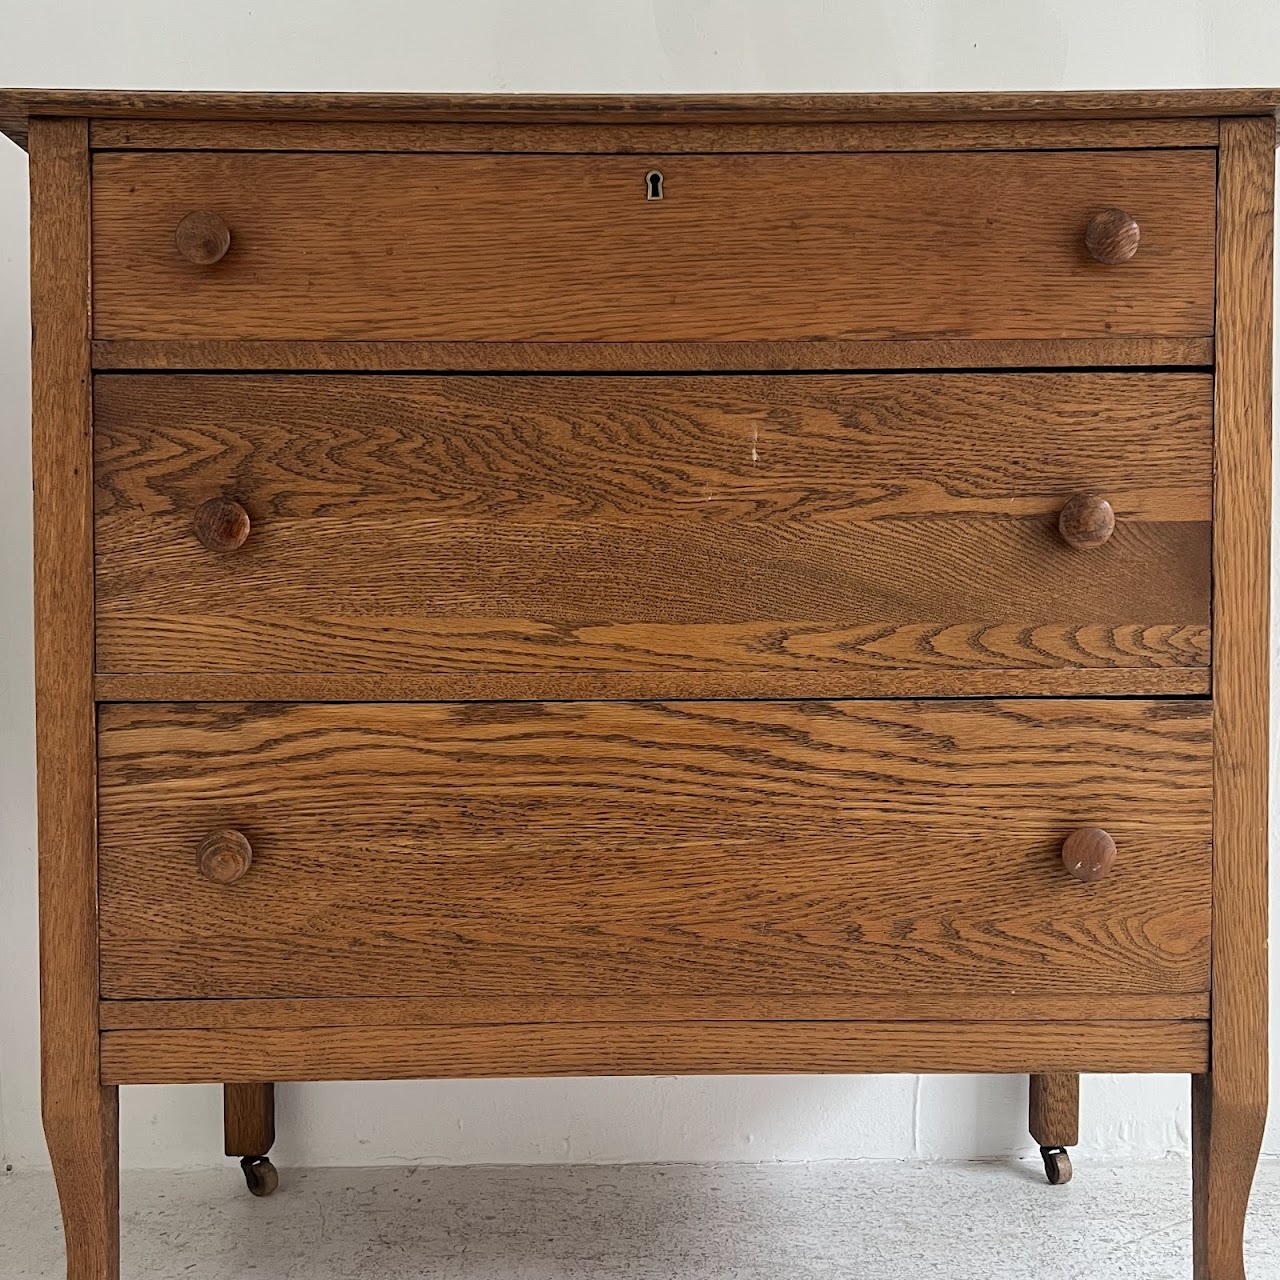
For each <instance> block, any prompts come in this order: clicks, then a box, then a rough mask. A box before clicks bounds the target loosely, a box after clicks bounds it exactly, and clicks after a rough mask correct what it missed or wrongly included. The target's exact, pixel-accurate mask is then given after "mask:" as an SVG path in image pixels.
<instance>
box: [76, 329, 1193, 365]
mask: <svg viewBox="0 0 1280 1280" xmlns="http://www.w3.org/2000/svg"><path fill="white" fill-rule="evenodd" d="M93 362H94V368H96V369H319V370H333V371H341V370H348V369H349V370H359V371H364V370H369V371H382V372H390V371H394V370H404V371H406V372H413V373H420V372H426V371H431V370H444V371H447V372H456V371H468V370H476V371H480V370H485V369H498V370H503V371H507V370H513V371H515V372H519V373H530V372H539V371H543V372H557V371H566V372H574V371H576V372H587V373H590V372H607V373H616V372H626V371H627V370H652V371H656V372H662V373H698V372H710V371H716V372H719V371H727V372H730V373H741V372H743V371H752V370H773V369H776V370H780V371H784V372H789V373H790V372H795V371H797V370H806V369H813V370H819V371H823V372H828V371H831V370H854V369H998V368H1023V369H1049V368H1085V367H1088V366H1090V365H1096V366H1099V367H1103V368H1105V367H1107V366H1112V367H1117V368H1131V367H1134V366H1137V365H1144V366H1145V365H1161V366H1163V365H1180V366H1187V367H1191V366H1209V365H1212V364H1213V339H1212V338H1211V337H1203V338H1143V337H1138V338H1057V339H1055V338H1045V339H1028V338H1015V339H978V340H974V339H948V338H939V339H924V340H919V341H912V340H909V339H899V340H894V341H890V342H863V341H854V342H828V341H812V342H359V341H355V342H291V341H289V340H288V339H282V340H279V341H275V342H216V341H214V342H210V341H160V342H131V341H127V340H126V341H108V342H95V343H94V344H93Z"/></svg>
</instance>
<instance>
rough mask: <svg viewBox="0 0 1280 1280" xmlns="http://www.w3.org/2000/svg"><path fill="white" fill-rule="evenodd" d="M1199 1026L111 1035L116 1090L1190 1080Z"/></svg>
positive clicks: (692, 1026)
mask: <svg viewBox="0 0 1280 1280" xmlns="http://www.w3.org/2000/svg"><path fill="white" fill-rule="evenodd" d="M1207 1061H1208V1033H1207V1029H1206V1027H1205V1024H1204V1023H1202V1022H1136V1023H1126V1022H1115V1023H1106V1022H1079V1023H1076V1022H1059V1023H1045V1022H1039V1023H1037V1022H1033V1023H1013V1022H1010V1023H1003V1024H1002V1023H991V1022H981V1023H964V1022H886V1023H866V1022H859V1023H853V1024H842V1023H839V1022H742V1023H733V1022H708V1023H697V1022H693V1023H672V1022H665V1023H653V1022H634V1023H630V1024H628V1025H626V1026H618V1025H616V1024H598V1023H592V1024H587V1025H575V1024H561V1025H558V1026H554V1027H546V1026H536V1025H527V1024H526V1025H519V1026H501V1027H476V1026H462V1027H430V1028H418V1027H384V1028H380V1029H378V1030H376V1031H375V1030H370V1029H369V1028H367V1027H361V1028H357V1029H354V1030H352V1029H345V1028H337V1027H325V1028H320V1029H318V1030H312V1031H262V1030H257V1029H255V1030H247V1031H245V1030H241V1031H237V1030H225V1031H108V1032H106V1033H105V1034H104V1035H103V1037H102V1074H103V1078H104V1079H105V1080H107V1081H109V1082H111V1083H113V1084H195V1083H201V1082H205V1081H217V1080H219V1079H223V1078H230V1079H232V1080H245V1081H248V1080H250V1079H251V1078H252V1076H253V1075H255V1074H257V1073H260V1072H261V1071H262V1070H263V1068H264V1067H265V1068H268V1069H270V1070H271V1071H273V1073H274V1074H275V1075H276V1076H278V1078H279V1079H281V1080H395V1079H410V1080H412V1079H420V1078H422V1077H432V1078H442V1079H444V1078H460V1077H474V1076H481V1077H484V1076H587V1075H715V1074H721V1073H732V1074H735V1075H751V1074H761V1073H763V1074H768V1075H774V1074H799V1075H803V1074H813V1073H815V1072H840V1073H845V1072H904V1071H912V1072H914V1071H928V1072H952V1071H1003V1072H1031V1071H1051V1070H1080V1071H1099V1072H1102V1071H1198V1070H1202V1069H1203V1068H1204V1066H1205V1064H1206V1063H1207Z"/></svg>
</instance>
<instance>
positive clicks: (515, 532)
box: [94, 373, 1212, 697]
mask: <svg viewBox="0 0 1280 1280" xmlns="http://www.w3.org/2000/svg"><path fill="white" fill-rule="evenodd" d="M1211 420H1212V380H1211V378H1210V376H1209V375H1207V374H1196V373H1187V374H1183V373H1169V374H1129V373H1045V374H1023V373H1002V374H885V375H796V376H738V375H726V376H628V377H613V376H609V377H569V376H508V377H464V376H440V377H419V376H307V375H292V376H237V377H220V376H208V375H205V376H200V375H191V376H155V375H152V376H140V375H103V376H100V377H99V378H98V379H97V381H96V384H95V431H94V436H95V446H94V447H95V485H96V532H95V539H96V541H95V548H96V556H97V658H98V666H99V670H101V671H104V672H122V673H145V672H193V673H195V672H233V673H234V672H300V673H302V672H312V673H314V672H351V673H366V674H369V673H374V674H376V673H437V674H442V675H445V676H458V677H460V678H465V677H467V676H469V675H476V674H478V673H492V672H504V673H509V674H511V675H512V676H513V677H527V679H525V680H523V683H518V684H516V685H515V686H510V685H508V687H507V690H506V692H507V694H508V696H515V697H545V696H564V695H565V694H566V693H567V695H568V696H591V694H592V692H593V689H592V687H591V686H590V685H589V684H588V685H583V686H573V687H569V688H566V687H565V685H564V684H563V682H562V683H561V684H559V685H557V686H556V690H555V692H550V693H549V692H548V686H547V685H546V680H547V678H549V677H553V676H557V675H563V674H564V673H572V676H571V679H574V680H589V679H590V677H591V676H592V674H593V673H597V674H598V673H627V674H628V675H630V676H632V677H636V676H641V675H644V674H645V673H648V674H649V675H652V676H653V677H654V679H653V693H654V694H656V695H657V696H662V695H663V694H667V695H670V694H679V693H682V692H683V691H684V689H685V688H692V689H693V690H694V691H695V692H701V691H703V690H702V689H700V688H699V686H697V684H696V680H695V679H694V677H696V676H697V674H698V673H706V674H713V673H714V674H718V675H720V676H721V677H723V676H725V675H726V673H728V674H730V675H736V676H740V677H742V678H743V679H744V682H745V681H746V680H747V678H748V677H749V678H750V683H744V685H743V690H744V691H749V692H751V693H752V694H754V695H755V696H793V695H795V694H799V693H806V692H813V691H817V692H822V693H828V694H831V693H858V692H861V691H862V690H861V689H860V688H859V685H858V679H859V677H860V676H866V675H874V674H876V673H884V672H892V671H895V670H914V671H917V672H920V671H924V672H932V673H937V674H938V676H939V678H940V679H941V678H942V677H945V676H946V675H947V674H948V673H952V674H954V673H955V672H957V671H965V670H968V671H974V670H979V671H984V672H988V673H999V672H1015V673H1016V672H1030V671H1037V672H1039V673H1040V679H1039V681H1038V683H1037V684H1036V685H1035V688H1036V689H1037V690H1039V691H1043V692H1053V691H1058V690H1061V691H1063V692H1071V691H1080V686H1079V685H1074V686H1073V685H1070V684H1067V683H1065V682H1064V683H1062V684H1058V683H1055V675H1054V673H1057V674H1058V675H1061V676H1066V675H1068V674H1069V673H1070V672H1072V671H1077V672H1078V671H1080V670H1082V669H1093V670H1095V671H1097V670H1100V669H1109V670H1110V671H1111V672H1112V673H1114V674H1115V675H1117V676H1118V677H1120V678H1119V679H1118V680H1117V682H1116V683H1114V684H1111V685H1108V686H1107V688H1106V691H1107V692H1112V691H1116V692H1124V691H1129V692H1135V693H1137V692H1144V691H1150V685H1151V670H1152V669H1154V668H1181V669H1184V670H1194V669H1197V668H1199V669H1204V668H1206V667H1207V665H1208V662H1209V558H1210V537H1209V529H1210V526H1209V511H1210V483H1211V461H1210V455H1211V437H1212V430H1211ZM1085 494H1089V495H1096V496H1100V497H1102V498H1105V499H1106V500H1107V501H1108V502H1109V503H1110V504H1111V506H1112V507H1113V508H1114V511H1115V516H1116V521H1117V523H1116V527H1115V532H1114V534H1113V535H1112V536H1111V538H1110V539H1109V541H1107V542H1106V543H1105V544H1104V545H1100V546H1097V547H1095V548H1093V549H1090V550H1081V549H1079V547H1077V546H1073V545H1069V543H1068V542H1067V541H1066V540H1065V539H1064V537H1063V536H1062V535H1061V533H1060V532H1059V525H1058V522H1059V513H1060V512H1061V511H1062V509H1063V507H1064V506H1065V505H1066V504H1067V503H1068V502H1069V501H1071V499H1072V498H1073V497H1075V496H1077V495H1085ZM1125 670H1128V671H1130V672H1131V673H1132V676H1131V677H1130V679H1129V682H1128V683H1126V680H1125V678H1124V676H1123V672H1124V671H1125ZM682 674H683V675H684V676H685V677H686V684H685V685H676V684H675V683H674V681H675V679H676V678H677V677H679V676H681V675H682ZM805 675H808V676H810V677H813V678H815V679H821V680H822V681H825V682H827V683H825V684H823V685H822V686H821V688H816V687H815V685H813V684H810V685H807V686H806V685H803V684H802V683H800V682H799V681H798V679H797V677H802V676H805ZM667 682H670V683H667ZM1006 683H1007V684H1008V688H1007V689H1000V690H999V691H1001V692H1013V693H1016V692H1020V691H1025V689H1024V686H1023V685H1022V684H1020V683H1019V679H1018V678H1015V677H1011V678H1010V679H1009V680H1008V681H1007V682H1006ZM631 687H632V688H633V689H634V688H635V686H634V685H632V686H631ZM1161 687H1162V688H1165V689H1168V690H1169V691H1173V692H1195V691H1203V690H1202V689H1201V690H1195V689H1180V688H1171V687H1170V686H1169V685H1164V686H1161ZM882 688H883V686H882ZM602 691H603V690H602ZM884 691H886V692H891V691H892V692H896V691H898V690H890V689H887V688H885V690H884ZM934 691H935V690H934V689H933V687H932V686H925V687H917V689H916V692H921V693H932V692H934ZM939 691H945V690H942V689H941V687H940V689H939ZM992 691H996V690H994V689H993V690H992ZM452 693H453V694H454V695H456V696H469V695H468V691H467V689H466V687H465V685H460V686H458V687H457V689H456V690H453V691H452ZM432 696H451V694H450V693H443V694H440V695H432Z"/></svg>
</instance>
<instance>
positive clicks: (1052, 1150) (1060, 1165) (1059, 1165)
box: [1040, 1147, 1071, 1187]
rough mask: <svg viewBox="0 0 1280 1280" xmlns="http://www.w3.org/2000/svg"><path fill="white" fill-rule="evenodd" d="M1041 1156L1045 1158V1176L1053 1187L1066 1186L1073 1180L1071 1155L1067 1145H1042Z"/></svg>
mask: <svg viewBox="0 0 1280 1280" xmlns="http://www.w3.org/2000/svg"><path fill="white" fill-rule="evenodd" d="M1040 1156H1041V1158H1042V1159H1043V1160H1044V1176H1045V1177H1046V1178H1048V1179H1049V1185H1050V1186H1051V1187H1062V1186H1066V1184H1067V1183H1068V1182H1070V1181H1071V1157H1070V1156H1069V1155H1068V1154H1067V1149H1066V1147H1041V1148H1040Z"/></svg>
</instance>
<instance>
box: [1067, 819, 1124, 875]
mask: <svg viewBox="0 0 1280 1280" xmlns="http://www.w3.org/2000/svg"><path fill="white" fill-rule="evenodd" d="M1115 860H1116V842H1115V841H1114V840H1113V839H1112V838H1111V837H1110V836H1109V835H1108V834H1107V833H1106V832H1105V831H1103V829H1102V828H1101V827H1081V828H1080V830H1079V831H1073V832H1072V833H1071V834H1070V835H1069V836H1068V837H1067V838H1066V839H1065V840H1064V841H1063V842H1062V865H1063V866H1064V867H1066V869H1067V870H1068V871H1070V872H1071V874H1072V875H1073V876H1075V878H1076V879H1077V880H1083V881H1084V882H1085V884H1094V883H1096V882H1097V881H1099V880H1101V879H1102V878H1103V877H1104V876H1105V875H1106V874H1107V872H1108V871H1110V870H1111V868H1112V867H1113V866H1114V865H1115Z"/></svg>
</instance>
